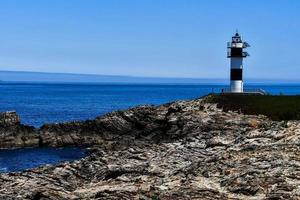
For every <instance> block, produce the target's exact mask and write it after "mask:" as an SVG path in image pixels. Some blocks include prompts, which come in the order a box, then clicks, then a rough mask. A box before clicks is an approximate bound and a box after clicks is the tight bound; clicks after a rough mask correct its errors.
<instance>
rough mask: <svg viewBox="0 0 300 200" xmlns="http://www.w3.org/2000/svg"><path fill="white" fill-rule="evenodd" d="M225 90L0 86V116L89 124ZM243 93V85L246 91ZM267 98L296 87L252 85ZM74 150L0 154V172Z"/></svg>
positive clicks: (65, 156) (75, 154)
mask: <svg viewBox="0 0 300 200" xmlns="http://www.w3.org/2000/svg"><path fill="white" fill-rule="evenodd" d="M224 87H225V86H224V85H212V84H207V85H204V84H201V85H146V84H145V85H124V84H123V85H120V84H119V85H118V84H110V85H108V84H106V85H104V84H47V83H43V84H42V83H40V84H29V83H26V84H25V83H1V84H0V94H1V95H0V112H1V111H9V110H15V111H17V113H18V114H19V115H20V116H21V121H22V123H24V124H28V125H32V126H36V127H39V126H41V125H42V124H44V123H56V122H64V121H72V120H85V119H92V118H94V117H96V116H99V115H103V114H105V113H108V112H111V111H114V110H120V109H126V108H129V107H134V106H137V105H143V104H154V105H158V104H162V103H167V102H171V101H175V100H184V99H193V98H197V97H201V96H203V95H206V94H208V93H211V92H220V91H221V89H222V88H224ZM246 88H247V86H246ZM248 88H262V89H264V90H265V91H267V92H269V93H271V94H280V93H283V94H285V95H293V94H300V84H286V85H252V86H248ZM83 155H84V151H83V150H82V149H79V148H72V149H70V148H62V149H53V148H35V149H19V150H5V151H4V150H1V151H0V172H12V171H20V170H24V169H29V168H33V167H37V166H39V165H42V164H47V163H49V164H51V163H58V162H60V161H64V160H73V159H78V158H81V157H82V156H83Z"/></svg>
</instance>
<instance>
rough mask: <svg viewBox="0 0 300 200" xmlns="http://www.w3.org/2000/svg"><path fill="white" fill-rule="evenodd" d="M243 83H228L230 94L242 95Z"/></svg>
mask: <svg viewBox="0 0 300 200" xmlns="http://www.w3.org/2000/svg"><path fill="white" fill-rule="evenodd" d="M243 86H244V84H243V81H237V80H235V81H230V90H231V92H232V93H242V92H243Z"/></svg>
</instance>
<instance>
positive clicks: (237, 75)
mask: <svg viewBox="0 0 300 200" xmlns="http://www.w3.org/2000/svg"><path fill="white" fill-rule="evenodd" d="M227 47H228V52H227V57H228V58H230V92H232V93H243V91H244V89H243V87H244V86H243V58H246V57H247V56H249V54H248V53H247V52H245V51H244V49H245V48H247V47H250V45H249V44H248V43H247V42H243V41H242V38H241V36H240V34H239V33H238V32H236V34H235V35H234V36H233V37H232V41H231V42H228V44H227Z"/></svg>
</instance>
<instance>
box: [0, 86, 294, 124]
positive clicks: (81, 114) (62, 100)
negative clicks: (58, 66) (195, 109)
mask: <svg viewBox="0 0 300 200" xmlns="http://www.w3.org/2000/svg"><path fill="white" fill-rule="evenodd" d="M224 87H225V86H224V85H213V84H201V85H170V84H169V85H159V84H156V85H151V84H147V85H146V84H144V85H143V84H139V85H134V84H131V85H128V84H127V85H125V84H123V85H122V84H105V85H104V84H69V83H68V84H47V83H39V84H37V83H34V84H32V83H2V84H0V94H1V95H0V112H1V111H8V110H15V111H17V113H18V114H19V115H20V116H21V120H22V123H24V124H28V125H33V126H36V127H39V126H41V125H42V124H44V123H55V122H64V121H72V120H85V119H92V118H94V117H96V116H99V115H103V114H105V113H108V112H111V111H114V110H119V109H126V108H129V107H134V106H137V105H143V104H154V105H158V104H162V103H167V102H171V101H175V100H179V99H193V98H197V97H201V96H203V95H206V94H208V93H211V92H220V91H221V89H222V88H224ZM246 87H247V86H246ZM248 87H250V88H262V89H264V90H266V91H267V92H269V93H271V94H279V93H284V94H286V95H291V94H300V84H286V85H254V86H253V85H251V86H248Z"/></svg>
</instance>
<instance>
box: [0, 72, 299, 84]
mask: <svg viewBox="0 0 300 200" xmlns="http://www.w3.org/2000/svg"><path fill="white" fill-rule="evenodd" d="M0 81H5V82H44V83H45V82H50V83H130V84H140V83H146V84H158V83H160V84H176V83H177V84H229V74H228V78H218V79H210V78H180V77H179V78H177V77H138V76H117V75H97V74H70V73H47V72H21V71H0ZM245 83H246V84H247V83H248V84H264V83H268V84H271V83H272V84H273V83H274V84H290V83H300V79H299V80H284V79H281V80H279V79H276V80H275V79H255V78H247V77H245Z"/></svg>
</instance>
